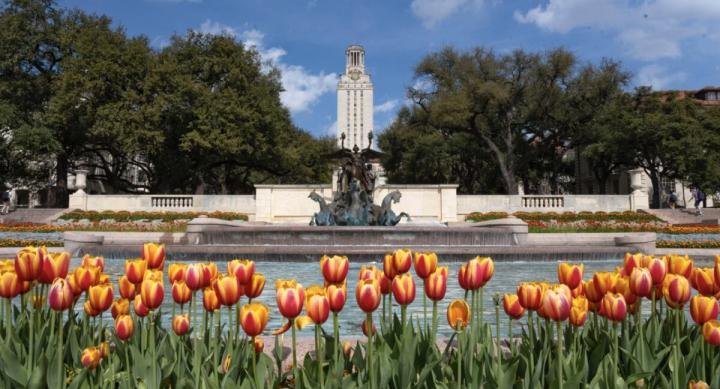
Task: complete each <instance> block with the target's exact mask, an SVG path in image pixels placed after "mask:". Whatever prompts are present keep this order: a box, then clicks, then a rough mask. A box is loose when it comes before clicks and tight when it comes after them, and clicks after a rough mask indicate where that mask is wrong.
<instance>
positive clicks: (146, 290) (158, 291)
mask: <svg viewBox="0 0 720 389" xmlns="http://www.w3.org/2000/svg"><path fill="white" fill-rule="evenodd" d="M140 298H141V299H142V303H143V305H145V306H146V307H147V309H149V310H153V309H155V308H157V307H159V306H160V305H161V304H162V302H163V299H164V298H165V287H164V286H163V283H162V282H159V281H155V280H153V279H146V280H144V281H143V282H142V284H140Z"/></svg>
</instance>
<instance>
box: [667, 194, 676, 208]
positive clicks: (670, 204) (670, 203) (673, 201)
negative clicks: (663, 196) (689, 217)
mask: <svg viewBox="0 0 720 389" xmlns="http://www.w3.org/2000/svg"><path fill="white" fill-rule="evenodd" d="M667 202H668V207H670V209H675V207H676V206H677V202H678V197H677V194H675V191H674V190H673V191H670V195H668V200H667Z"/></svg>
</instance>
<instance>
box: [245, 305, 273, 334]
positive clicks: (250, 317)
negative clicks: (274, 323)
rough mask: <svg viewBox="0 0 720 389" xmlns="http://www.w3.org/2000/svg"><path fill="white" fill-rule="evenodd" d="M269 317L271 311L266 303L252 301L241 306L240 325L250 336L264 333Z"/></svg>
mask: <svg viewBox="0 0 720 389" xmlns="http://www.w3.org/2000/svg"><path fill="white" fill-rule="evenodd" d="M269 318H270V311H269V310H268V307H267V305H265V304H261V303H250V304H245V305H243V306H242V308H240V325H241V326H242V328H243V331H245V333H246V334H247V335H248V336H250V337H253V336H258V335H260V334H262V332H263V331H264V330H265V326H267V323H268V320H269Z"/></svg>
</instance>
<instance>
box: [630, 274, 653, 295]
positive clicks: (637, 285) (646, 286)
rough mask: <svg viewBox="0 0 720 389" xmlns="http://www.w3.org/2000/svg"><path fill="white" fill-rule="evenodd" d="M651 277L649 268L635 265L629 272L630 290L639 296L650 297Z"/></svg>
mask: <svg viewBox="0 0 720 389" xmlns="http://www.w3.org/2000/svg"><path fill="white" fill-rule="evenodd" d="M652 287H653V279H652V274H651V273H650V270H648V269H646V268H643V267H636V268H634V269H632V272H631V273H630V291H631V292H632V293H633V294H634V295H636V296H639V297H651V293H652Z"/></svg>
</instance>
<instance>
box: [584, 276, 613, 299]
mask: <svg viewBox="0 0 720 389" xmlns="http://www.w3.org/2000/svg"><path fill="white" fill-rule="evenodd" d="M617 280H618V274H617V273H613V272H607V271H601V272H597V273H595V274H593V286H594V287H595V291H596V292H597V294H599V295H600V296H605V294H606V293H608V292H612V291H613V289H614V288H615V284H616V283H617ZM585 293H587V289H585ZM601 298H602V297H601ZM589 300H590V301H592V299H589Z"/></svg>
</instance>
